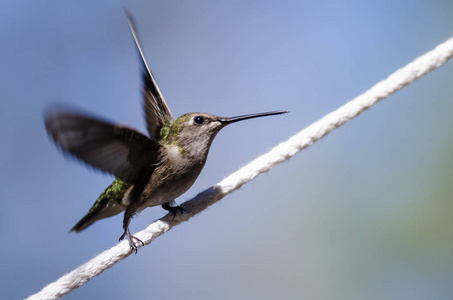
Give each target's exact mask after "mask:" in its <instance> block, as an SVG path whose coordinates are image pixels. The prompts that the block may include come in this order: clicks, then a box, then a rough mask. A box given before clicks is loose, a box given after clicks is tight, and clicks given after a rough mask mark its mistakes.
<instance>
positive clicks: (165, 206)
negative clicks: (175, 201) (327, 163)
mask: <svg viewBox="0 0 453 300" xmlns="http://www.w3.org/2000/svg"><path fill="white" fill-rule="evenodd" d="M162 208H163V209H165V210H166V211H168V212H170V213H172V214H173V219H174V218H175V217H176V215H177V214H178V213H180V214H183V213H185V212H186V211H185V209H184V208H182V207H181V206H179V205H176V206H171V205H170V203H169V202H167V203H164V204H162Z"/></svg>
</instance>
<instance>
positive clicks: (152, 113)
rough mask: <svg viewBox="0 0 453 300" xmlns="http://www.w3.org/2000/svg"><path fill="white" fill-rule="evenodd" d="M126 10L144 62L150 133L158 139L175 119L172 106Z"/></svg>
mask: <svg viewBox="0 0 453 300" xmlns="http://www.w3.org/2000/svg"><path fill="white" fill-rule="evenodd" d="M125 12H126V17H127V21H128V23H129V28H130V30H131V33H132V37H133V38H134V41H135V45H136V46H137V50H138V52H139V54H140V58H141V60H142V63H143V64H142V67H143V71H142V73H143V94H144V95H143V96H144V97H143V106H144V110H145V120H146V125H147V129H148V133H149V136H150V138H151V139H152V140H154V141H158V140H159V137H160V129H161V128H162V126H163V125H164V124H165V123H167V122H168V121H171V120H173V116H172V115H171V111H170V108H169V107H168V105H167V103H166V102H165V99H164V97H163V96H162V93H161V92H160V89H159V87H158V86H157V83H156V80H155V79H154V76H153V73H152V72H151V70H150V69H149V67H148V64H147V63H146V59H145V56H144V55H143V51H142V47H141V46H140V42H139V41H138V36H137V33H136V31H135V29H134V21H133V19H132V16H131V14H130V13H129V12H128V11H127V10H125Z"/></svg>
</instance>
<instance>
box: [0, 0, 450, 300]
mask: <svg viewBox="0 0 453 300" xmlns="http://www.w3.org/2000/svg"><path fill="white" fill-rule="evenodd" d="M123 7H126V8H127V9H129V10H130V11H131V13H132V14H133V16H134V17H135V21H136V27H137V31H138V34H139V37H140V39H141V43H142V46H143V49H144V52H145V56H146V58H147V60H148V63H149V65H150V68H151V69H152V71H153V73H154V75H155V77H156V80H157V83H158V84H159V86H160V89H161V91H162V93H163V94H164V96H165V98H166V100H167V102H168V104H169V106H170V108H171V110H172V113H173V115H174V116H179V115H181V114H183V113H186V112H192V111H202V112H208V113H212V114H216V115H221V116H233V115H241V114H246V113H254V112H262V111H270V110H280V109H282V110H289V111H291V113H289V114H286V115H283V116H275V117H269V118H260V119H256V120H253V121H252V120H251V121H247V122H243V123H237V124H234V125H232V126H230V127H228V128H226V129H224V130H223V131H222V132H221V133H220V134H219V135H218V136H217V137H216V140H215V141H214V143H213V145H212V148H211V151H210V155H209V158H208V161H207V164H206V166H205V168H204V170H203V172H202V173H201V175H200V177H199V179H198V180H197V182H196V183H195V184H194V185H193V187H192V188H191V189H190V190H189V191H188V192H187V193H186V194H184V195H183V196H181V197H180V198H179V199H177V202H178V203H181V202H183V201H185V200H187V199H190V198H191V197H193V196H194V195H196V194H197V193H198V192H200V191H202V190H204V189H206V188H208V187H210V186H212V185H213V184H215V183H217V182H218V181H220V180H222V179H223V178H225V177H226V176H228V175H229V174H230V173H232V172H234V171H235V170H237V169H238V168H239V167H241V166H243V165H244V164H246V163H248V162H249V161H251V160H252V159H254V158H255V157H257V156H258V155H260V154H263V153H265V152H266V151H268V150H269V149H271V148H272V147H273V146H274V145H276V144H278V143H279V142H282V141H284V140H286V139H287V138H289V137H290V136H292V135H293V134H295V133H297V132H298V131H300V130H301V129H303V128H304V127H306V126H308V125H309V124H311V123H312V122H314V121H316V120H318V119H319V118H321V117H322V116H324V115H325V114H327V113H329V112H331V111H333V110H335V109H337V108H338V107H339V106H341V105H342V104H344V103H345V102H347V101H349V100H350V99H352V98H354V97H355V96H357V95H359V94H361V93H363V92H364V91H366V90H367V89H368V88H370V87H371V86H372V85H374V84H375V83H377V82H378V81H380V80H382V79H385V78H386V77H387V76H388V75H389V74H391V73H392V72H394V71H395V70H396V69H398V68H400V67H402V66H404V65H406V64H407V63H409V62H411V61H412V60H413V59H414V58H416V57H418V56H419V55H421V54H423V53H425V52H427V51H429V50H431V49H432V48H434V47H435V46H436V45H437V44H439V43H441V42H443V41H445V40H446V39H448V38H449V37H451V36H452V35H453V18H452V12H453V1H451V0H443V1H442V0H435V1H427V0H425V1H409V0H408V1H358V0H357V1H248V0H241V1H208V0H204V1H202V0H200V1H174V0H152V1H116V0H115V1H57V0H47V1H32V0H25V1H15V2H13V1H9V2H4V3H2V5H1V9H0V41H1V46H0V101H1V104H2V105H1V109H0V140H1V144H0V187H1V192H2V197H1V198H2V200H1V201H2V202H1V203H2V210H1V212H0V234H1V236H2V240H3V242H2V245H3V246H2V247H1V250H0V251H1V252H0V253H1V255H0V282H1V284H0V298H2V299H21V298H24V297H26V296H28V295H31V294H33V293H36V292H38V291H39V290H41V288H43V287H44V286H45V285H47V284H49V283H50V282H53V281H54V280H56V279H58V278H59V277H60V276H62V275H63V274H65V273H66V272H69V271H71V270H73V269H74V268H76V267H77V266H79V265H80V264H82V263H84V262H86V261H87V260H89V259H91V258H92V257H94V256H95V255H96V254H98V253H100V252H102V251H103V250H105V249H108V248H110V247H112V246H114V245H115V244H116V242H117V239H118V237H119V236H120V235H121V234H122V228H121V226H122V215H119V216H116V217H112V218H110V219H107V220H102V221H99V222H98V223H96V224H94V225H93V226H92V227H90V228H88V229H87V230H86V231H83V232H82V233H80V234H74V233H71V234H69V233H68V231H69V230H70V229H71V228H72V227H73V226H74V225H75V224H76V223H77V221H78V220H79V219H81V218H82V217H83V216H84V215H85V213H86V212H87V211H88V209H89V208H90V207H91V205H92V204H93V202H94V201H95V200H96V199H97V197H98V196H99V194H100V193H101V192H102V191H103V189H104V188H105V187H107V186H108V185H109V184H110V183H111V181H112V180H113V178H112V177H110V176H108V175H104V174H101V173H99V172H94V171H92V170H90V169H88V168H86V167H85V166H83V165H81V164H80V163H77V162H75V161H73V160H67V159H65V158H64V157H63V156H62V155H61V154H60V153H59V152H58V150H57V149H56V147H55V146H54V145H53V144H52V143H51V142H50V141H49V139H48V137H47V134H46V132H45V129H44V125H43V112H44V110H45V109H46V107H48V106H49V105H51V104H54V103H65V104H68V105H71V106H75V107H80V108H82V109H84V110H87V111H91V112H93V113H96V114H97V115H99V116H102V117H105V118H108V119H110V120H112V121H116V122H121V123H126V124H129V125H131V126H133V127H135V128H137V129H139V130H140V131H142V132H144V131H145V126H144V120H143V117H142V115H143V114H142V108H141V94H140V83H141V82H140V72H139V68H140V62H139V59H138V57H137V53H136V49H135V46H134V43H133V40H132V37H131V35H130V33H129V29H128V26H127V22H126V19H125V16H124V13H123ZM452 95H453V62H449V63H447V64H446V65H445V66H442V67H441V68H440V69H438V70H435V71H434V72H433V73H431V74H429V75H427V76H425V77H423V78H421V79H420V80H419V81H417V82H415V83H414V84H412V85H410V86H408V87H406V88H404V89H403V90H401V91H399V92H397V93H396V94H394V95H392V96H391V97H390V98H388V99H385V100H383V101H382V102H381V103H379V104H377V105H376V106H374V107H373V108H371V109H370V110H368V111H366V112H365V113H363V114H362V115H360V116H359V117H358V118H356V119H354V120H353V121H351V122H349V123H347V124H346V125H345V126H343V127H341V128H340V129H338V130H336V131H335V132H333V133H332V134H330V135H328V136H327V137H325V138H324V139H322V140H321V141H319V142H317V143H315V144H314V145H313V146H312V147H310V148H308V149H306V150H304V151H302V152H301V153H299V154H297V155H296V156H295V157H293V158H292V159H290V160H289V161H287V162H285V163H283V164H282V165H279V166H277V167H275V168H274V169H273V170H271V171H270V172H269V173H268V174H264V175H261V176H259V177H258V178H256V179H255V180H253V181H252V182H250V183H249V184H247V185H245V186H243V187H242V188H241V189H240V190H238V191H236V192H234V193H233V194H231V195H229V196H227V197H225V198H224V199H223V200H221V201H220V202H219V203H217V204H215V205H214V206H212V207H211V208H209V209H208V210H206V211H204V212H203V213H202V214H200V215H199V216H197V217H195V218H193V219H191V220H190V221H189V222H186V223H184V224H182V225H180V226H178V227H176V228H174V229H173V230H171V231H170V232H168V233H167V234H165V235H164V236H162V237H160V238H158V239H157V240H155V241H154V242H153V243H152V244H150V245H148V246H146V247H144V248H141V249H139V252H138V254H137V255H132V256H130V257H129V258H127V259H126V260H125V261H122V262H120V263H119V264H117V265H116V266H114V267H113V268H111V269H110V270H108V271H106V272H105V273H104V274H102V275H101V276H99V277H96V278H94V279H92V280H91V281H90V282H89V283H88V284H86V285H84V286H82V287H81V288H79V289H78V290H76V291H74V292H72V293H71V294H69V295H68V296H66V299H131V298H133V299H176V298H183V299H277V298H278V299H301V298H303V299H432V300H433V299H452V298H453V286H452V285H451V283H452V282H453V197H452V195H453V184H452V183H453V155H452V153H453V130H452V128H453V118H452V117H451V112H452V110H453V101H452ZM164 214H165V211H164V210H162V209H161V208H159V207H157V208H150V209H147V210H145V211H144V212H142V213H141V214H140V215H139V216H137V217H136V218H134V219H133V221H132V223H131V231H132V232H137V231H139V230H142V229H144V228H145V227H146V226H147V225H148V224H150V223H151V222H152V221H153V220H155V219H157V218H160V217H162V216H163V215H164Z"/></svg>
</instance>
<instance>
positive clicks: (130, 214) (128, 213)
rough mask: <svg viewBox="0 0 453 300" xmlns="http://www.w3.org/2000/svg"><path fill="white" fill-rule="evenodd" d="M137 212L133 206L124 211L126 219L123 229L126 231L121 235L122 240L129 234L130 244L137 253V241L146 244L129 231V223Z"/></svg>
mask: <svg viewBox="0 0 453 300" xmlns="http://www.w3.org/2000/svg"><path fill="white" fill-rule="evenodd" d="M134 214H135V209H132V208H131V207H128V208H127V209H126V212H125V213H124V219H123V229H124V233H123V234H122V235H121V236H120V241H122V240H123V239H124V237H125V236H127V240H128V241H129V246H130V247H131V249H132V251H135V254H137V249H138V247H137V245H136V243H140V244H142V246H145V244H144V243H143V241H142V240H140V239H139V238H136V237H135V236H133V235H132V234H131V232H130V231H129V224H130V223H131V219H132V217H133V216H134Z"/></svg>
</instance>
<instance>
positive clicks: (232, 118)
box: [219, 110, 289, 126]
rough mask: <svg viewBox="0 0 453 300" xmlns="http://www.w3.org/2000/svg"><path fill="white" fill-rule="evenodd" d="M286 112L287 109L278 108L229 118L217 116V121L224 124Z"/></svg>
mask: <svg viewBox="0 0 453 300" xmlns="http://www.w3.org/2000/svg"><path fill="white" fill-rule="evenodd" d="M288 112H289V111H286V110H278V111H270V112H264V113H257V114H250V115H243V116H237V117H231V118H219V122H220V123H222V124H223V125H225V126H226V125H228V124H231V123H234V122H238V121H242V120H247V119H253V118H259V117H266V116H273V115H282V114H286V113H288Z"/></svg>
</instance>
